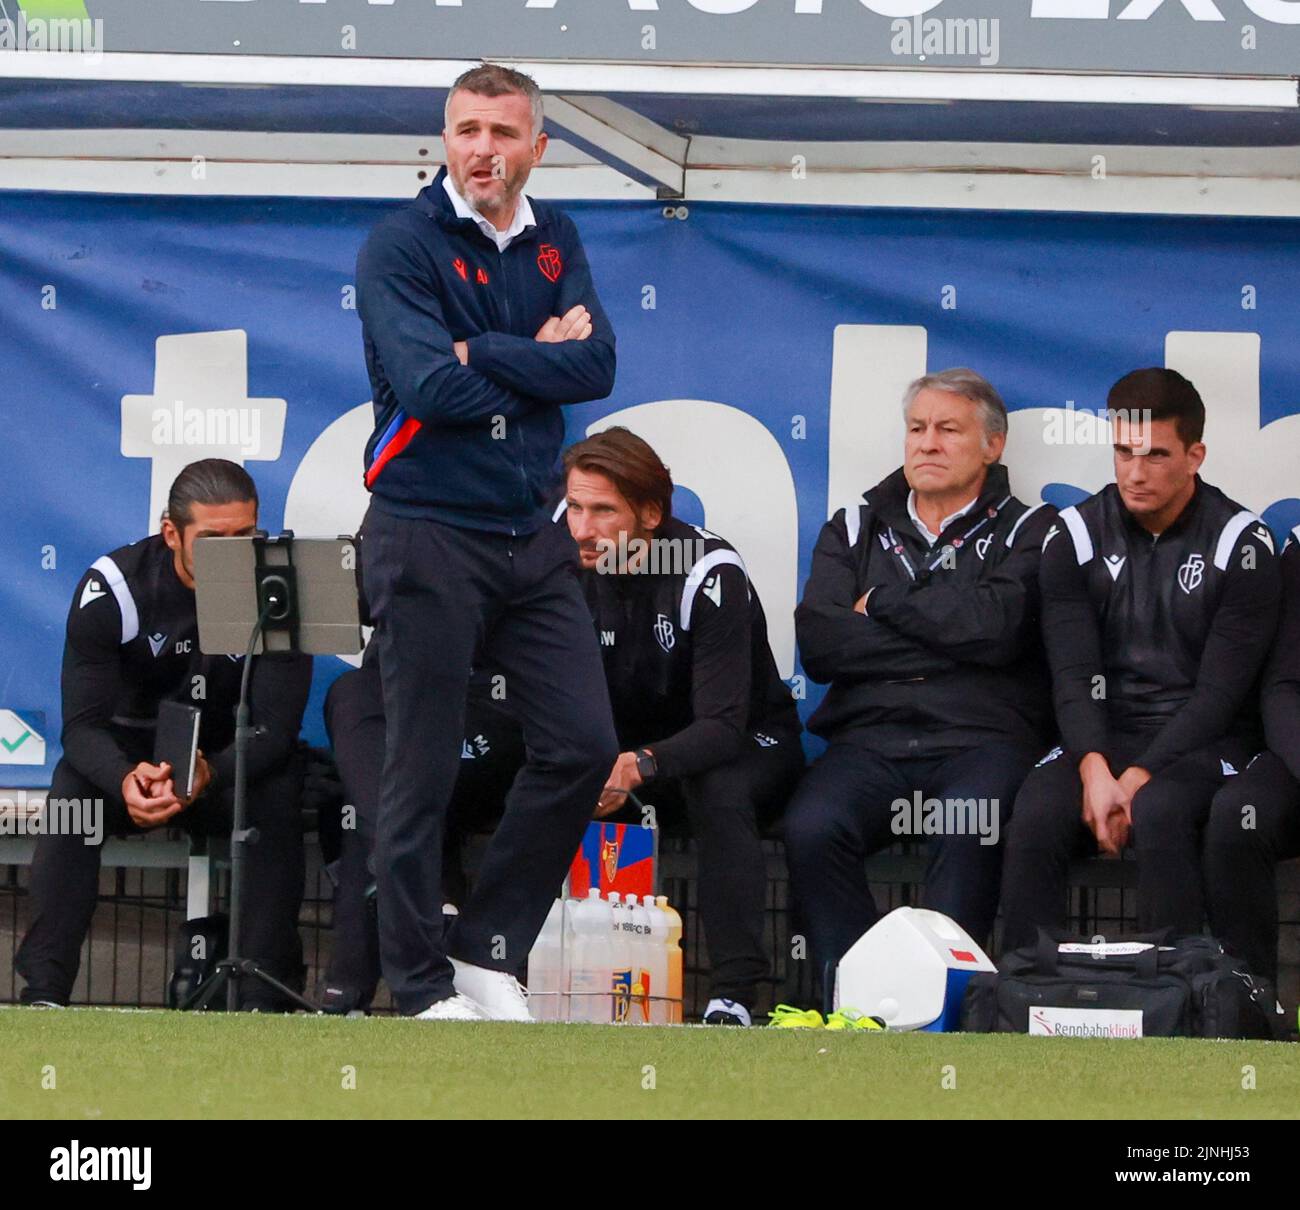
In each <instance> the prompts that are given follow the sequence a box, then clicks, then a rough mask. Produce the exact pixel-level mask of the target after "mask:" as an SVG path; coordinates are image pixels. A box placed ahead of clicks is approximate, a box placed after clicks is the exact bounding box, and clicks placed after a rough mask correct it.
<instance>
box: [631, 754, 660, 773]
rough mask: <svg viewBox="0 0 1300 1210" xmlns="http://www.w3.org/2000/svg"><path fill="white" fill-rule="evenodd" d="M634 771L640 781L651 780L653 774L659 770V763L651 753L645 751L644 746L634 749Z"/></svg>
mask: <svg viewBox="0 0 1300 1210" xmlns="http://www.w3.org/2000/svg"><path fill="white" fill-rule="evenodd" d="M636 771H637V773H638V774H640V777H641V780H642V781H652V780H653V779H654V775H655V774H656V773H658V772H659V764H658V762H657V761H656V760H655V758H654V756H653V754H652V753H649V752H647V751H646V750H645V749H644V748H638V749H637V750H636Z"/></svg>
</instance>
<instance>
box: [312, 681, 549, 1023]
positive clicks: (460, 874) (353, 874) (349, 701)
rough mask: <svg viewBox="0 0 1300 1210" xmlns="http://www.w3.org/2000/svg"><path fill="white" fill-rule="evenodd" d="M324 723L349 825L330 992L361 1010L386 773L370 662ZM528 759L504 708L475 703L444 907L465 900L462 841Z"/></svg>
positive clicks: (449, 847) (369, 962)
mask: <svg viewBox="0 0 1300 1210" xmlns="http://www.w3.org/2000/svg"><path fill="white" fill-rule="evenodd" d="M325 727H326V730H327V731H328V732H329V737H330V744H331V746H332V747H333V749H334V760H335V763H336V764H337V766H338V771H339V779H340V780H341V781H342V783H343V789H344V792H345V796H346V802H347V804H348V805H349V806H351V807H353V808H354V810H355V813H356V818H355V827H352V828H346V827H345V828H343V829H342V833H341V836H342V841H341V844H340V846H339V858H338V866H337V874H336V886H335V889H334V929H333V933H334V938H333V950H332V952H331V955H330V964H329V971H328V973H327V974H326V977H325V982H326V987H327V988H329V989H332V994H333V996H334V997H336V998H337V999H338V1001H339V1002H340V1003H346V1005H347V1006H348V1007H350V1008H366V1007H368V1006H369V1004H370V1002H371V1000H372V999H373V998H374V994H375V988H376V986H377V985H378V983H379V977H380V963H379V926H378V919H377V916H376V913H375V910H374V904H375V900H374V895H373V894H372V893H371V891H372V890H373V888H374V883H375V861H374V849H375V829H376V824H377V822H378V818H379V785H380V777H381V776H382V773H383V767H384V735H385V728H384V694H383V686H382V685H381V683H380V677H379V669H378V668H377V667H375V666H373V665H369V666H365V667H362V668H356V669H353V670H351V671H349V672H345V673H343V674H342V675H341V676H340V677H338V679H337V680H335V682H334V684H332V685H331V686H330V690H329V693H328V694H327V695H326V697H325ZM523 763H524V745H523V736H522V733H521V732H520V729H519V724H518V722H517V721H516V720H515V719H514V718H513V717H512V716H510V715H509V714H508V713H507V712H506V711H504V710H501V709H499V708H493V707H491V706H488V705H486V704H484V703H483V702H481V701H480V700H479V699H478V698H477V697H473V696H472V697H471V698H470V700H469V702H468V704H467V707H466V714H465V739H464V746H463V748H462V751H461V760H460V771H459V773H458V775H457V778H456V789H455V792H454V793H453V795H452V799H451V803H450V805H449V807H448V814H447V834H446V836H445V837H444V840H443V864H442V886H443V895H444V897H445V900H446V902H448V903H454V904H456V905H457V907H458V908H459V906H460V905H461V904H463V903H464V902H465V892H466V885H465V874H464V871H463V869H462V868H461V864H460V861H459V856H460V848H461V844H462V842H463V841H464V839H465V837H466V836H467V835H468V833H470V832H471V831H486V830H489V829H490V828H491V827H492V826H493V825H494V824H495V823H496V822H497V821H498V820H499V819H500V816H501V812H502V809H503V804H504V801H505V797H506V794H507V793H508V792H509V790H510V785H511V783H512V782H513V781H514V778H515V774H516V773H518V771H519V770H520V768H522V766H523Z"/></svg>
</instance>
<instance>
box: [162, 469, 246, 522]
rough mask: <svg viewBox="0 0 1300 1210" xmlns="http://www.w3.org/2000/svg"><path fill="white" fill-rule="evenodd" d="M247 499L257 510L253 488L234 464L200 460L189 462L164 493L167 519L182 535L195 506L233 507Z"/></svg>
mask: <svg viewBox="0 0 1300 1210" xmlns="http://www.w3.org/2000/svg"><path fill="white" fill-rule="evenodd" d="M244 500H251V501H252V502H253V508H254V510H256V508H257V485H256V484H255V483H254V482H253V476H252V475H250V474H249V473H248V472H247V471H246V470H244V468H243V467H242V466H240V465H239V463H237V462H231V461H229V460H228V459H226V458H204V459H202V460H201V461H199V462H191V463H190V464H189V466H187V467H186V468H185V469H184V470H183V471H181V473H180V474H179V475H177V476H176V478H175V479H174V480H173V481H172V486H171V491H169V492H168V493H167V519H168V520H169V521H171V523H172V524H173V525H174V526H176V528H177V529H178V530H180V531H181V532H182V533H184V532H185V527H186V526H187V525H189V523H190V522H191V521H193V520H194V505H196V504H234V503H236V502H242V501H244Z"/></svg>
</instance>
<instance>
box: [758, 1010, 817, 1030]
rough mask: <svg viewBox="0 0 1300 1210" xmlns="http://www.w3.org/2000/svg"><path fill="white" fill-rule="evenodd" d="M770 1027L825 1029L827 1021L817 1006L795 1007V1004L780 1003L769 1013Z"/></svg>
mask: <svg viewBox="0 0 1300 1210" xmlns="http://www.w3.org/2000/svg"><path fill="white" fill-rule="evenodd" d="M767 1015H768V1016H769V1017H770V1018H771V1020H770V1021H769V1022H768V1023H767V1024H768V1028H769V1029H824V1028H825V1027H826V1022H825V1021H823V1020H822V1015H821V1013H819V1012H818V1011H817V1010H816V1009H815V1008H795V1006H794V1005H793V1004H778V1005H777V1006H776V1007H775V1008H774V1009H773V1010H772V1011H771V1012H770V1013H768V1014H767Z"/></svg>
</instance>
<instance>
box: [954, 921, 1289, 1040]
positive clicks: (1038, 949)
mask: <svg viewBox="0 0 1300 1210" xmlns="http://www.w3.org/2000/svg"><path fill="white" fill-rule="evenodd" d="M1044 1009H1046V1010H1061V1009H1065V1010H1075V1011H1076V1014H1077V1019H1078V1021H1079V1022H1080V1024H1079V1025H1078V1026H1077V1027H1070V1026H1063V1025H1062V1024H1061V1022H1060V1021H1059V1016H1060V1014H1059V1013H1058V1014H1056V1019H1054V1020H1053V1022H1052V1023H1051V1024H1050V1025H1049V1024H1047V1023H1046V1017H1047V1016H1048V1015H1050V1011H1049V1014H1044V1013H1043V1012H1041V1011H1037V1013H1036V1010H1044ZM1096 1010H1109V1011H1115V1010H1118V1011H1121V1012H1125V1013H1126V1014H1128V1016H1127V1017H1126V1022H1127V1023H1126V1024H1124V1025H1117V1026H1114V1028H1115V1030H1116V1032H1115V1033H1114V1034H1112V1035H1111V1036H1137V1033H1136V1031H1140V1034H1141V1036H1143V1037H1152V1038H1174V1037H1193V1038H1279V1037H1282V1036H1284V1033H1285V1027H1284V1025H1283V1023H1282V1020H1281V1016H1280V1014H1279V1013H1278V1012H1277V1002H1276V998H1275V996H1274V993H1273V989H1272V987H1271V986H1269V985H1268V983H1267V981H1266V980H1262V979H1258V978H1256V977H1255V976H1253V975H1252V974H1251V973H1250V971H1249V970H1248V969H1247V968H1246V965H1245V963H1243V962H1240V961H1238V960H1237V959H1235V958H1230V957H1229V956H1228V955H1227V954H1225V953H1224V952H1223V947H1222V946H1221V945H1220V944H1219V943H1218V942H1217V941H1215V940H1214V939H1213V938H1211V937H1202V936H1192V937H1177V938H1171V937H1170V935H1169V933H1168V932H1167V931H1166V932H1163V933H1151V934H1142V935H1135V936H1130V937H1122V938H1116V939H1113V940H1110V941H1107V942H1101V943H1096V944H1094V943H1092V942H1089V941H1087V940H1085V939H1082V938H1074V937H1063V936H1060V935H1057V934H1055V933H1050V932H1048V931H1047V930H1045V929H1040V930H1039V932H1038V943H1037V944H1036V945H1033V946H1026V947H1025V948H1023V949H1018V950H1013V951H1011V952H1010V953H1008V954H1004V955H1003V956H1002V960H1001V961H1000V962H999V963H998V969H997V972H996V973H983V974H977V975H975V976H973V977H972V978H971V980H970V982H969V983H968V984H967V986H966V995H965V999H964V1001H963V1004H962V1025H961V1027H962V1029H963V1030H968V1031H971V1032H976V1033H1021V1034H1023V1033H1028V1032H1029V1031H1030V1024H1031V1021H1036V1022H1037V1023H1038V1028H1037V1029H1036V1030H1035V1032H1048V1031H1049V1030H1050V1031H1051V1032H1056V1033H1061V1034H1065V1033H1070V1034H1074V1035H1075V1036H1087V1035H1088V1034H1096V1035H1097V1036H1101V1035H1102V1034H1103V1030H1101V1029H1100V1028H1096V1027H1093V1026H1090V1025H1089V1024H1088V1018H1089V1013H1090V1011H1091V1012H1094V1013H1095V1012H1096ZM1133 1014H1141V1015H1140V1017H1134V1015H1133ZM1129 1029H1133V1030H1135V1032H1134V1033H1133V1034H1131V1035H1128V1034H1127V1032H1126V1031H1127V1030H1129Z"/></svg>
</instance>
